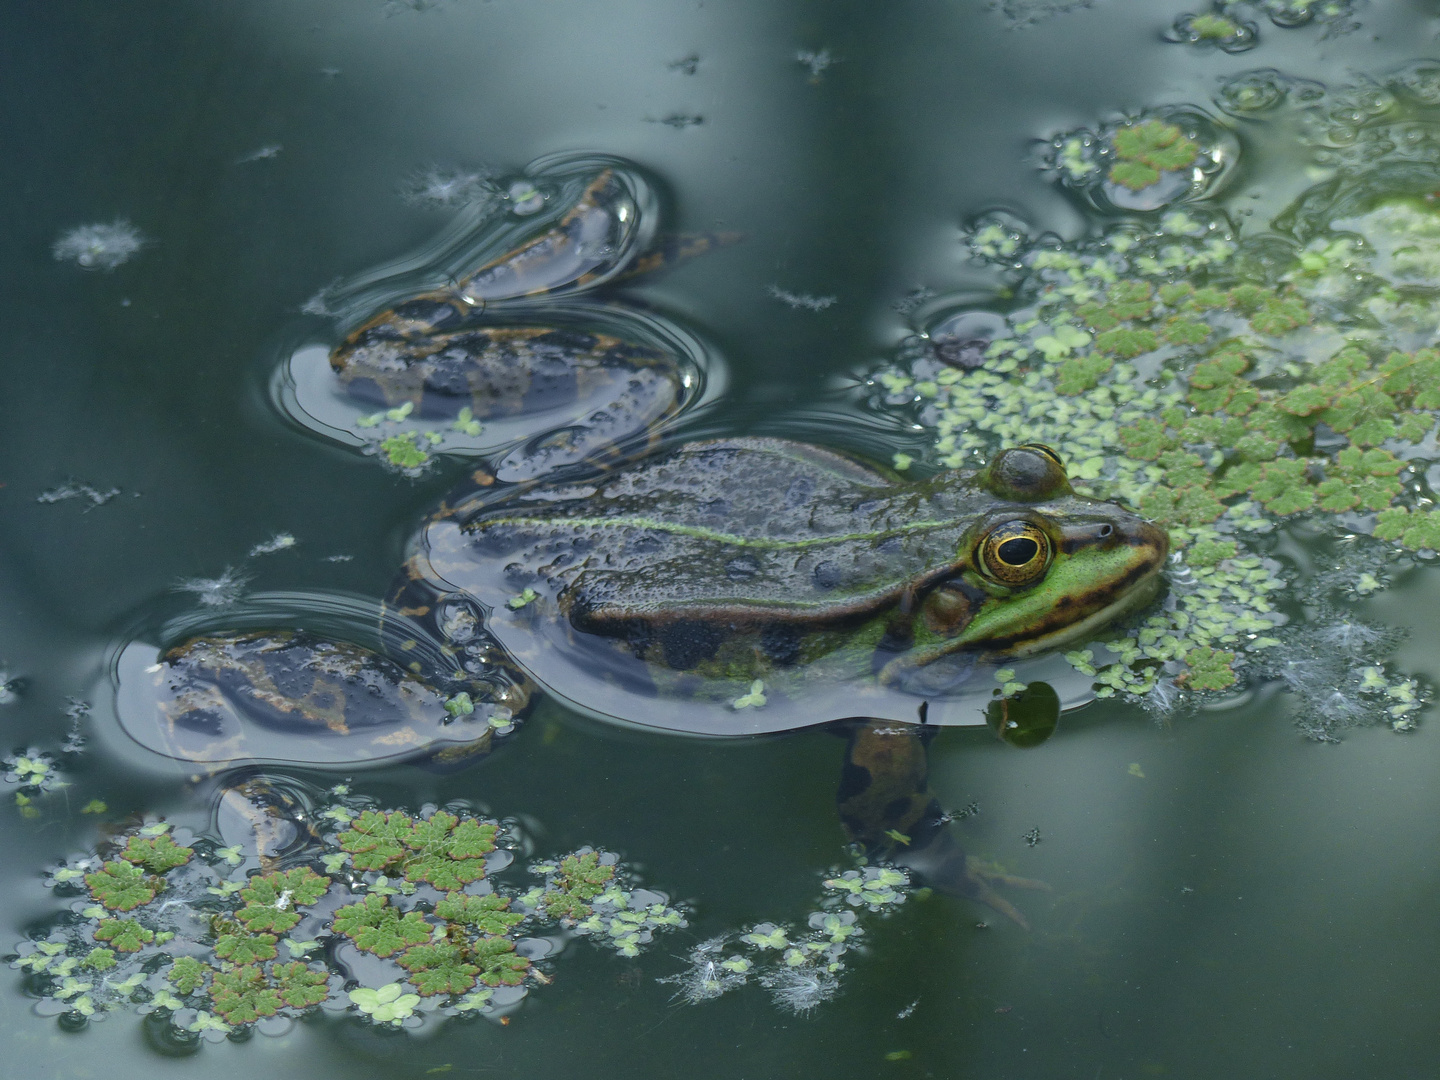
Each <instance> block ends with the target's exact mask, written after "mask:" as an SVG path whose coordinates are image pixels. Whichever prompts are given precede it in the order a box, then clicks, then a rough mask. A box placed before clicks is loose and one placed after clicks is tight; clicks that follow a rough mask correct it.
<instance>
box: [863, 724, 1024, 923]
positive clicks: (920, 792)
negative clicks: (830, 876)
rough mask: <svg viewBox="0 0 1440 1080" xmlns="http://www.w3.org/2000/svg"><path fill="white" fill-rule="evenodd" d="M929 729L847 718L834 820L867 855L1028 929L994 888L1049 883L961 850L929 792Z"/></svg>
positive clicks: (946, 818)
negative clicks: (1001, 868)
mask: <svg viewBox="0 0 1440 1080" xmlns="http://www.w3.org/2000/svg"><path fill="white" fill-rule="evenodd" d="M935 731H936V729H935V728H934V727H932V726H926V725H916V724H900V723H896V722H894V721H885V720H861V721H852V722H851V725H850V729H849V739H850V743H849V746H848V747H847V749H846V753H845V764H844V767H843V768H842V770H841V775H840V789H839V791H838V792H837V793H836V801H837V803H838V805H839V810H840V821H841V823H842V824H843V825H844V827H845V830H846V832H847V833H848V834H849V836H850V839H851V840H852V841H854V842H855V843H858V844H860V845H862V846H863V847H864V848H865V850H866V852H867V853H868V854H870V855H873V856H875V857H878V858H883V859H888V860H890V861H892V862H895V863H898V864H899V865H901V866H906V867H909V868H910V869H912V870H914V871H916V873H918V874H919V875H920V876H921V877H923V878H924V879H925V880H926V881H927V882H928V883H929V884H930V885H931V886H932V887H934V888H936V889H939V890H940V891H942V892H947V893H950V894H951V895H954V896H963V897H966V898H967V899H970V900H974V901H976V902H978V903H981V904H985V905H986V906H988V907H991V908H994V909H995V910H996V911H998V912H1000V913H1001V914H1002V915H1004V916H1006V917H1007V918H1009V919H1013V920H1014V921H1015V922H1016V923H1018V924H1019V925H1020V926H1022V927H1025V928H1026V929H1029V925H1030V924H1029V923H1028V922H1027V921H1026V919H1025V916H1024V915H1022V914H1021V913H1020V912H1019V910H1017V909H1016V908H1015V906H1014V905H1013V904H1011V903H1010V902H1009V901H1008V900H1006V899H1005V898H1004V897H1003V896H1001V895H1000V894H999V893H997V892H996V891H995V889H994V887H993V886H997V885H1005V886H1011V887H1015V888H1022V889H1047V890H1048V889H1049V888H1050V886H1049V885H1047V884H1045V883H1044V882H1043V881H1034V880H1031V879H1029V878H1021V877H1013V876H1011V875H1009V874H1005V873H1001V872H1000V871H999V870H998V869H997V868H994V867H992V866H990V865H989V864H987V863H985V862H983V861H981V860H979V859H975V858H973V857H972V856H969V855H967V854H966V853H965V851H964V849H963V848H961V847H960V845H959V843H958V842H957V841H956V839H955V837H954V834H953V833H951V831H950V829H949V822H950V818H949V815H947V814H946V813H945V812H944V810H943V809H942V808H941V806H940V803H939V801H938V800H937V799H936V798H935V796H934V795H932V794H931V793H930V788H929V766H928V763H927V761H926V754H925V749H926V746H927V745H928V743H929V742H930V740H931V739H932V738H933V737H934V734H935Z"/></svg>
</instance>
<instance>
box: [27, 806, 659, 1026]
mask: <svg viewBox="0 0 1440 1080" xmlns="http://www.w3.org/2000/svg"><path fill="white" fill-rule="evenodd" d="M332 794H333V793H332ZM341 811H343V812H341ZM317 820H320V821H332V822H339V823H341V827H340V828H339V829H338V830H337V831H336V832H333V833H330V834H327V835H325V836H324V837H323V838H322V839H321V840H320V842H319V843H318V844H317V845H314V846H312V848H311V849H310V850H308V851H306V852H304V853H299V854H296V855H294V856H291V857H288V858H287V863H286V865H284V866H281V867H278V868H275V867H273V866H272V868H269V869H267V870H266V871H264V872H258V873H251V874H250V875H248V876H241V877H239V878H232V877H231V875H232V874H234V873H237V872H238V868H237V866H236V865H235V863H234V862H232V860H230V859H229V858H227V857H226V856H227V854H228V849H225V848H220V847H218V846H216V845H214V844H213V843H212V842H210V841H209V840H205V839H199V838H195V837H192V836H190V835H189V834H188V833H186V832H184V831H173V832H172V831H171V830H170V829H169V826H168V824H167V823H165V822H152V823H150V824H148V825H145V826H141V827H139V828H134V829H131V830H129V831H127V832H124V833H121V834H119V835H117V836H114V837H112V838H111V839H109V840H108V841H107V842H106V851H107V853H108V854H110V855H112V856H113V857H111V858H106V859H102V858H101V857H100V856H99V855H98V854H96V855H90V856H86V857H85V858H83V859H80V860H75V861H73V864H71V865H65V864H62V865H61V866H59V867H56V868H55V869H53V870H52V871H50V873H49V875H48V877H47V883H48V884H50V885H51V886H52V887H53V888H55V889H56V890H57V896H61V897H63V896H66V895H69V896H73V895H74V894H75V892H76V891H77V890H78V889H81V888H83V889H84V891H85V892H86V894H87V895H86V896H85V897H84V898H82V899H80V900H76V901H66V907H65V910H64V911H62V912H57V914H56V915H55V916H54V917H53V918H52V919H51V920H50V922H49V926H48V932H46V931H42V932H40V933H39V934H38V935H37V937H36V939H32V940H28V941H24V942H21V943H20V944H19V945H18V946H17V948H16V950H15V954H14V955H12V956H11V957H10V961H11V964H12V966H14V967H16V968H18V969H20V970H21V971H23V972H24V973H25V978H26V988H27V991H28V992H29V993H31V994H32V995H33V996H35V997H37V998H39V999H40V1006H39V1008H40V1011H41V1012H42V1013H45V1014H47V1015H58V1016H61V1017H62V1018H63V1019H64V1020H65V1023H66V1024H67V1025H68V1026H75V1025H77V1024H80V1023H81V1022H83V1021H84V1020H85V1019H86V1018H88V1017H90V1016H93V1015H96V1014H98V1013H104V1012H108V1011H113V1010H116V1009H123V1008H131V1007H139V1008H140V1009H141V1010H142V1011H147V1012H153V1011H156V1010H161V1009H163V1010H165V1011H164V1012H162V1013H161V1014H160V1015H161V1016H162V1017H168V1019H169V1022H170V1024H171V1025H172V1026H174V1027H175V1028H177V1030H183V1031H190V1032H196V1031H201V1030H222V1029H223V1030H226V1031H229V1030H231V1029H233V1028H236V1027H243V1026H245V1025H248V1024H251V1023H254V1022H255V1021H256V1020H258V1019H261V1018H264V1017H270V1016H295V1015H299V1014H301V1013H304V1012H306V1011H308V1010H311V1009H314V1008H316V1007H318V1006H320V1005H322V1004H325V1005H327V1007H331V1008H334V1007H341V1008H343V1007H345V1006H347V1005H348V1006H350V1007H351V1008H352V1009H353V1010H354V1011H355V1013H356V1014H357V1015H362V1016H366V1017H368V1018H369V1019H370V1020H371V1021H372V1022H374V1023H380V1024H398V1023H401V1022H403V1021H406V1020H409V1019H410V1018H411V1017H412V1016H422V1015H433V1014H436V1013H437V1012H438V1014H439V1015H443V1016H459V1015H469V1014H477V1013H479V1014H485V1013H495V1012H496V1010H498V1009H503V1008H508V1007H510V1006H512V1005H514V1004H515V1003H516V1002H518V1001H519V1000H520V998H521V997H523V996H524V994H525V992H526V987H527V986H529V985H530V984H532V983H539V984H544V983H548V982H549V981H551V980H550V978H549V976H547V975H546V974H545V973H544V971H543V969H542V967H541V966H539V962H538V957H539V956H540V955H541V953H543V950H541V952H536V951H535V949H533V948H529V947H525V946H524V945H523V941H522V936H523V935H524V934H525V933H526V932H527V931H528V930H530V928H532V927H541V926H547V925H554V924H560V925H562V926H564V927H566V928H568V930H569V931H570V933H571V934H573V935H575V936H588V937H590V938H591V939H592V940H595V941H596V942H597V943H600V942H603V943H604V944H605V945H606V946H607V947H608V948H609V949H611V950H613V951H614V952H616V953H618V954H620V955H621V956H636V955H638V954H639V952H640V951H641V950H642V949H643V948H645V947H646V946H647V945H648V944H650V942H651V941H652V940H653V939H654V937H655V935H656V934H658V933H661V932H663V931H666V930H670V929H674V928H677V927H683V926H685V925H686V920H685V915H684V912H683V911H682V910H681V909H680V908H677V907H675V906H674V905H672V904H671V903H670V902H669V901H668V899H667V898H666V897H665V896H664V895H663V894H661V893H658V892H654V891H651V890H648V889H644V888H641V887H640V886H639V884H638V883H637V882H636V881H635V879H634V876H633V874H631V873H630V872H629V871H628V870H627V869H626V868H625V866H624V864H623V863H621V862H620V860H619V859H618V858H617V857H616V856H615V855H613V854H610V853H608V852H603V851H597V850H595V849H593V848H581V849H580V850H579V851H576V852H572V853H570V854H567V855H564V856H563V857H561V858H560V859H558V860H555V861H553V862H548V863H538V864H536V865H534V866H532V870H534V871H536V872H537V873H539V874H540V875H541V876H542V883H541V884H540V885H538V886H536V887H535V888H532V889H529V890H528V891H524V892H523V893H522V892H520V891H518V890H515V889H513V888H507V887H506V886H504V885H503V884H501V883H498V882H497V881H495V880H494V878H493V875H494V874H497V873H499V872H500V871H502V870H504V869H505V868H506V867H507V866H509V865H510V864H511V863H512V862H513V858H514V857H513V855H512V854H511V849H512V848H513V847H515V846H517V838H515V837H513V836H511V835H509V834H508V833H507V832H506V831H505V830H504V829H503V828H502V826H501V825H500V824H499V823H497V822H494V821H488V820H485V819H483V818H477V817H473V816H470V815H468V814H453V813H449V812H448V811H445V810H432V811H429V812H427V813H425V814H422V815H419V816H412V815H410V814H407V813H404V812H403V811H398V810H395V811H380V810H375V809H373V808H371V807H367V806H365V805H364V804H363V800H357V799H353V798H352V799H351V800H350V801H348V802H337V803H336V804H334V805H332V806H330V807H328V808H325V810H324V811H323V812H321V813H320V814H318V815H317ZM502 844H503V845H504V846H502ZM321 866H323V868H324V870H325V873H324V874H321V873H319V872H317V870H318V868H319V867H321ZM287 933H291V934H292V936H289V937H286V938H284V941H283V944H284V945H285V947H286V952H287V953H288V957H286V958H282V957H281V955H280V950H279V945H280V944H281V939H280V935H282V934H287ZM337 938H339V939H348V942H349V946H351V947H353V948H354V949H356V950H359V951H360V952H362V953H368V954H370V955H371V956H373V957H375V958H377V960H383V961H386V962H387V964H390V965H394V967H389V968H388V970H391V971H394V972H395V973H396V974H400V973H403V975H404V981H394V982H389V983H385V984H383V985H378V986H363V985H362V986H360V987H358V988H354V989H350V990H348V991H347V990H346V989H345V987H346V986H347V985H348V986H350V987H354V983H353V981H352V982H349V983H348V984H347V982H346V980H347V979H353V978H354V976H353V975H352V974H351V973H350V969H349V968H348V967H346V966H345V965H346V963H347V962H346V961H345V960H344V959H343V953H341V954H337V953H336V952H335V950H334V949H333V947H331V948H326V944H327V942H333V941H334V940H335V939H337ZM337 956H339V957H340V958H339V959H337V958H336V957H337ZM367 970H368V969H367ZM375 970H376V971H378V972H383V971H384V970H387V968H376V969H375ZM82 975H83V977H82ZM392 978H393V976H392ZM498 990H503V991H504V995H506V996H504V997H500V996H496V995H497V991H498ZM204 1017H212V1018H213V1022H206V1021H203V1018H204ZM196 1024H200V1025H201V1026H199V1027H197V1026H196Z"/></svg>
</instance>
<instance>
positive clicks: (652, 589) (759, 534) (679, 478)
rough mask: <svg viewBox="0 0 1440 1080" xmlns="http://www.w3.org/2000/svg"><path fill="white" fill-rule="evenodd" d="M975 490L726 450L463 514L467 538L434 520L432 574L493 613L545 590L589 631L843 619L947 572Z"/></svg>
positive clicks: (784, 450) (668, 459)
mask: <svg viewBox="0 0 1440 1080" xmlns="http://www.w3.org/2000/svg"><path fill="white" fill-rule="evenodd" d="M968 491H969V489H968V488H967V487H965V486H963V485H961V486H958V487H957V486H956V485H949V486H945V485H933V486H931V485H925V484H923V483H922V484H918V485H916V484H910V485H900V484H897V483H896V482H895V480H894V478H893V476H892V475H891V474H888V473H887V472H885V471H883V470H881V469H879V468H876V467H874V466H871V465H868V464H865V463H863V462H861V461H859V460H858V459H856V458H853V457H850V456H849V455H846V454H843V453H840V452H838V451H833V450H827V449H822V448H820V447H816V446H812V445H809V444H805V443H797V442H789V441H787V440H783V439H771V438H742V439H720V440H711V441H707V442H698V443H691V444H688V445H686V446H683V447H680V448H678V449H676V450H673V451H671V452H670V453H668V454H664V455H661V456H658V457H655V458H652V459H650V460H648V461H645V462H641V463H639V464H637V465H635V466H634V467H632V468H629V469H626V470H624V471H621V472H617V473H613V474H610V475H606V476H602V477H600V478H599V479H598V480H595V481H592V482H588V483H585V482H582V483H572V484H569V485H555V484H548V485H541V484H536V485H532V486H530V487H528V488H526V489H524V490H522V491H519V492H517V493H515V494H514V495H513V497H511V498H509V499H507V500H505V501H504V502H503V503H502V504H501V505H491V506H477V507H475V508H474V510H473V511H467V510H466V509H464V508H462V509H461V510H460V511H459V512H457V514H456V515H455V516H456V518H457V519H458V521H459V522H460V524H461V529H460V530H455V529H454V528H453V527H447V526H445V525H438V524H437V527H432V529H431V530H430V531H429V534H428V536H427V549H428V557H429V562H430V565H431V566H432V567H433V568H434V570H435V572H436V573H437V574H438V576H440V577H441V578H443V579H444V580H445V581H446V582H448V583H449V584H450V585H452V586H453V587H455V588H457V589H460V590H462V591H465V592H469V593H472V594H474V595H477V596H478V597H479V598H480V599H481V600H482V602H484V603H487V604H490V605H491V606H494V605H495V603H496V602H497V600H500V599H502V598H503V597H504V596H508V595H510V594H511V593H520V592H522V591H523V589H524V588H526V587H532V588H533V587H536V586H540V585H542V584H543V585H545V586H546V587H547V589H548V590H550V591H555V592H556V594H557V602H558V604H559V607H560V609H561V611H562V612H563V613H564V614H565V615H567V616H568V617H569V618H570V619H571V621H572V622H573V623H574V624H575V626H576V627H577V628H579V629H592V630H596V631H600V632H607V631H606V630H605V627H606V626H610V627H612V630H611V631H609V632H613V627H614V626H615V625H616V624H619V623H623V622H625V621H626V620H631V619H637V618H644V619H646V620H649V621H652V622H653V621H655V620H656V619H660V620H664V619H666V618H673V619H674V620H685V619H687V618H688V617H689V613H690V612H693V611H703V612H704V614H705V617H706V618H709V619H712V620H713V619H716V618H722V619H724V620H725V621H727V622H729V623H730V624H732V626H737V627H738V626H752V627H754V626H761V625H764V624H771V623H806V624H808V623H813V622H816V621H820V622H825V623H844V622H847V621H852V620H855V619H863V618H864V617H866V616H867V615H868V614H869V613H871V612H872V611H873V610H874V609H875V608H877V607H878V606H880V605H883V604H885V603H887V602H889V601H891V600H893V599H894V597H895V596H896V595H897V594H898V593H899V592H900V591H902V590H904V589H905V588H907V587H913V586H914V585H915V584H916V583H917V581H918V580H919V579H922V578H923V579H925V580H928V579H930V578H933V577H935V576H936V575H942V576H943V575H944V574H946V573H950V572H952V571H953V569H954V562H955V552H956V543H957V539H958V536H959V531H960V529H961V526H958V525H957V522H958V521H961V520H964V515H963V514H960V515H957V514H956V513H955V505H954V504H956V503H957V501H959V502H963V501H964V500H966V499H967V498H968V497H970V496H969V495H968V494H967V492H968ZM717 567H718V568H723V571H722V572H719V573H717V572H716V568H717Z"/></svg>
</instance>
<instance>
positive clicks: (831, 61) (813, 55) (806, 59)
mask: <svg viewBox="0 0 1440 1080" xmlns="http://www.w3.org/2000/svg"><path fill="white" fill-rule="evenodd" d="M795 60H796V62H797V63H799V64H802V65H804V66H805V67H806V68H807V69H809V71H810V81H811V82H812V83H818V82H819V81H820V77H821V76H822V75H823V74H824V73H825V71H826V70H828V69H829V68H831V67H833V66H834V65H835V64H838V63H839V62H840V58H839V57H836V56H831V55H830V50H829V49H821V50H820V51H819V52H811V51H810V50H809V49H800V50H798V51H797V52H796V53H795Z"/></svg>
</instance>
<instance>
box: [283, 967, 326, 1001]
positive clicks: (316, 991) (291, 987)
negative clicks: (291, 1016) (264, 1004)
mask: <svg viewBox="0 0 1440 1080" xmlns="http://www.w3.org/2000/svg"><path fill="white" fill-rule="evenodd" d="M270 975H271V978H272V979H274V981H275V990H276V993H278V994H279V995H280V1000H281V1001H283V1002H285V1004H286V1005H289V1006H290V1007H291V1008H292V1009H308V1008H310V1007H312V1006H314V1005H319V1004H320V1003H321V1002H322V1001H324V1000H325V999H326V998H327V997H329V996H330V991H329V986H328V984H329V981H330V973H329V972H328V971H316V970H315V969H313V968H311V967H309V966H308V965H306V964H302V963H300V962H298V961H293V962H291V963H288V964H276V965H275V966H274V967H273V968H271V971H270Z"/></svg>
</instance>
